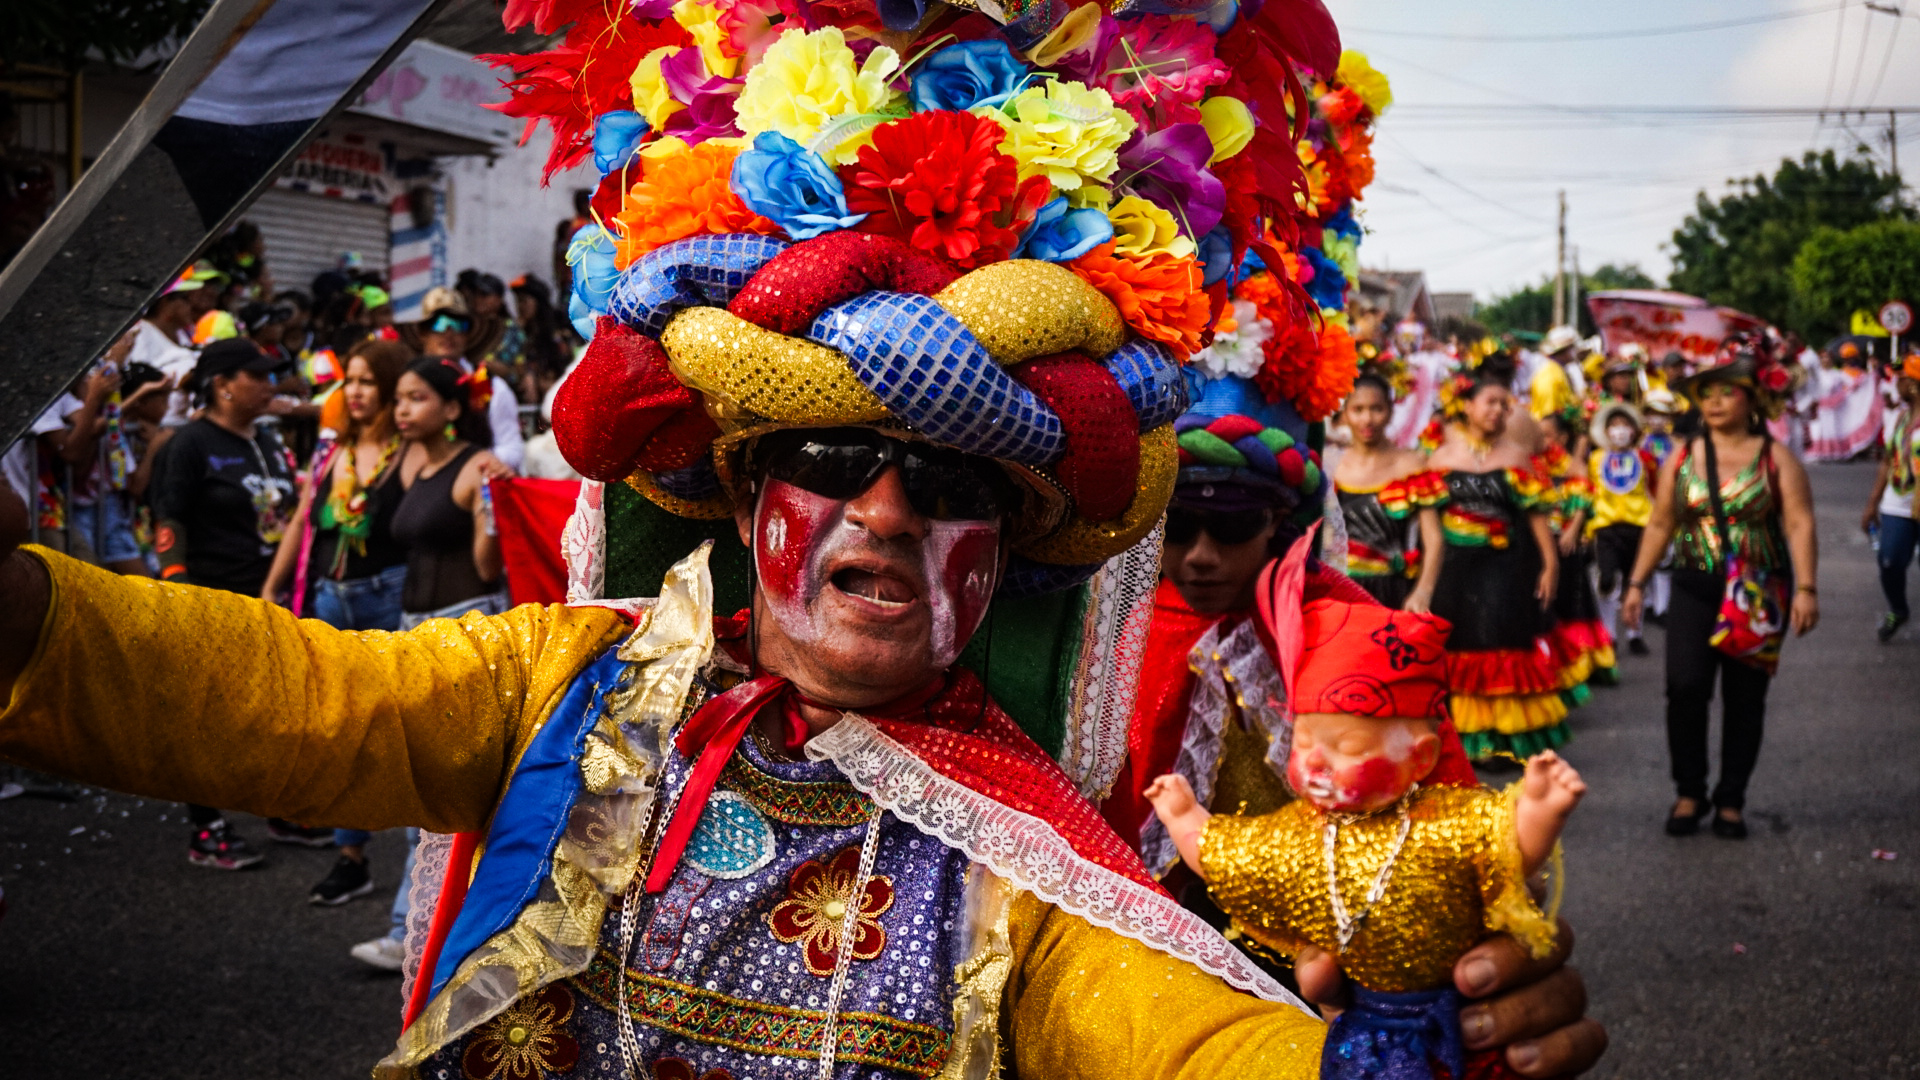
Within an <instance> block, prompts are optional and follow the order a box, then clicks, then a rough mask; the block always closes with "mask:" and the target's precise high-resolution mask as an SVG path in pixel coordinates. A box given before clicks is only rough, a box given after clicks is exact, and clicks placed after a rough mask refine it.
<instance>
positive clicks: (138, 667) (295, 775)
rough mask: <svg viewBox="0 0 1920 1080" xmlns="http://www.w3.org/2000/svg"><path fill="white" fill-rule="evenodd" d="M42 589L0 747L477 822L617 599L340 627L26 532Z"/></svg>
mask: <svg viewBox="0 0 1920 1080" xmlns="http://www.w3.org/2000/svg"><path fill="white" fill-rule="evenodd" d="M27 550H28V551H29V552H31V553H32V554H33V555H35V556H37V557H39V558H40V559H41V560H42V561H43V562H44V563H45V564H46V566H47V569H48V572H49V573H50V574H51V576H52V579H53V605H52V609H51V611H50V612H49V615H48V619H47V624H46V628H45V629H44V630H43V631H42V635H41V641H40V644H39V647H38V650H37V651H36V653H35V655H34V658H33V660H32V662H31V663H30V665H29V667H28V668H27V670H26V671H25V672H23V673H22V674H21V676H20V678H19V679H18V680H17V681H16V682H15V684H14V688H13V695H12V698H11V700H10V701H8V703H7V707H6V711H5V712H0V758H4V759H7V760H11V761H15V762H19V763H21V764H23V765H27V766H29V767H31V768H36V769H42V770H45V771H47V772H53V773H58V774H61V775H64V776H70V777H74V778H76V779H80V780H84V781H86V782H88V783H93V784H99V785H101V786H103V787H109V788H114V789H116V790H119V791H127V792H132V793H135V794H139V795H146V796H150V797H154V798H161V799H172V800H178V801H182V802H195V803H202V804H205V805H209V806H217V807H221V808H223V809H235V810H246V811H250V812H252V813H256V814H263V815H273V816H277V817H284V818H289V819H291V820H294V821H302V822H311V823H314V824H323V825H338V826H348V827H357V828H367V829H382V828H388V827H391V826H395V825H420V826H423V827H426V828H429V829H433V830H436V831H441V832H455V831H461V830H471V829H478V828H481V827H482V826H484V825H485V824H486V821H487V817H488V815H489V814H490V813H491V812H492V808H493V804H494V800H495V798H496V797H497V795H498V794H499V790H500V787H501V785H502V783H503V782H504V780H505V778H506V776H507V775H508V773H509V771H510V770H511V768H512V766H513V764H514V762H515V760H516V758H517V756H518V754H519V751H520V749H521V748H522V747H523V746H524V745H525V742H526V740H527V739H528V738H529V737H530V736H531V735H532V733H533V732H534V731H535V730H536V729H537V728H538V727H539V725H540V723H541V722H543V721H544V720H545V719H546V717H547V715H548V714H549V713H550V712H551V711H552V709H553V707H554V705H556V704H557V703H558V702H559V700H560V697H561V695H562V694H564V693H565V691H566V689H567V686H568V683H569V682H570V681H571V680H572V678H573V675H574V674H575V673H576V672H578V671H579V670H580V669H582V668H584V667H585V666H586V665H587V664H588V663H591V662H592V661H593V660H594V659H595V658H596V657H597V656H598V655H600V653H602V652H603V651H604V650H605V649H606V648H607V647H608V646H610V645H612V644H613V643H614V642H615V641H617V640H619V639H620V637H621V636H623V635H624V634H625V633H626V631H627V629H628V627H627V624H626V621H625V620H624V619H622V618H621V617H620V616H618V615H616V614H614V613H612V612H608V611H602V610H598V609H574V608H565V607H560V606H557V605H556V606H554V607H544V608H543V607H535V606H526V607H520V608H516V609H514V610H513V611H510V612H508V613H506V614H504V615H499V616H494V617H490V618H483V617H479V616H473V617H469V618H467V619H463V620H460V621H459V622H457V623H456V622H452V621H436V622H433V623H429V624H427V625H426V626H423V627H421V628H419V629H417V630H414V631H411V632H409V633H405V634H386V633H381V632H378V631H373V632H366V633H348V632H345V631H340V630H335V629H333V628H332V627H329V626H327V625H326V624H325V623H322V622H319V621H318V620H313V619H306V620H296V619H295V618H294V617H293V615H292V614H291V613H289V612H288V611H287V610H286V609H284V608H281V607H277V606H275V605H272V604H268V603H265V602H263V601H260V600H255V599H251V598H248V597H244V596H239V595H236V594H233V593H225V592H216V591H214V590H211V589H198V588H192V587H189V586H183V585H170V584H166V583H164V582H158V581H153V580H151V579H147V578H130V577H121V576H119V575H116V574H110V573H107V572H106V571H103V570H98V569H95V568H93V567H90V566H87V565H85V564H82V563H79V562H76V561H74V560H72V559H68V558H66V557H64V556H61V555H58V554H55V553H53V552H50V551H47V550H46V549H44V548H29V549H27Z"/></svg>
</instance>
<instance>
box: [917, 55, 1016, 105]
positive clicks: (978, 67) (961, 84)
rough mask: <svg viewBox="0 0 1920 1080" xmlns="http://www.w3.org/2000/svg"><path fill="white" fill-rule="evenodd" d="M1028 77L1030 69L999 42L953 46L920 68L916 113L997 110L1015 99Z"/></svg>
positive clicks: (928, 60) (934, 56) (930, 57)
mask: <svg viewBox="0 0 1920 1080" xmlns="http://www.w3.org/2000/svg"><path fill="white" fill-rule="evenodd" d="M1026 77H1027V65H1025V64H1023V63H1021V62H1020V61H1018V60H1016V59H1014V56H1013V51H1012V50H1010V49H1008V48H1007V43H1006V42H1005V41H1002V40H1000V39H999V38H987V39H983V40H980V41H963V42H961V43H960V44H958V45H949V46H947V47H946V48H944V49H941V50H940V51H939V52H937V53H934V54H933V55H932V56H929V57H927V61H926V63H924V64H922V65H920V70H919V71H917V72H915V73H914V76H913V108H914V111H915V112H931V111H934V110H936V109H950V110H953V111H955V112H965V111H966V110H968V109H972V108H976V107H978V106H982V105H986V106H997V105H1000V104H1001V103H1003V102H1005V101H1006V100H1007V99H1008V98H1010V97H1012V96H1013V95H1014V93H1015V92H1016V91H1018V90H1019V89H1020V84H1021V82H1022V81H1023V80H1025V79H1026Z"/></svg>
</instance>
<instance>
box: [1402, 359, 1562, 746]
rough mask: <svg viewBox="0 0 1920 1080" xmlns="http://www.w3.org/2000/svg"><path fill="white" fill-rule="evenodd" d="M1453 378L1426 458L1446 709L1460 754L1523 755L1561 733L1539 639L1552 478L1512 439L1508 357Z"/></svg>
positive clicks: (1548, 660)
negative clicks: (1444, 630)
mask: <svg viewBox="0 0 1920 1080" xmlns="http://www.w3.org/2000/svg"><path fill="white" fill-rule="evenodd" d="M1504 360H1505V358H1504V357H1502V356H1499V355H1497V354H1496V355H1495V356H1492V357H1488V358H1487V360H1486V361H1484V362H1483V363H1482V364H1481V366H1480V367H1479V368H1478V369H1475V370H1474V371H1473V372H1471V373H1468V374H1467V375H1465V376H1463V377H1460V385H1459V386H1458V387H1457V388H1456V390H1455V392H1454V393H1453V394H1452V395H1450V396H1451V398H1452V401H1451V403H1450V405H1449V406H1448V420H1449V423H1448V424H1447V434H1446V438H1445V439H1444V441H1443V442H1442V443H1441V445H1440V446H1439V448H1438V449H1436V450H1435V451H1434V454H1433V457H1432V458H1431V459H1430V463H1431V465H1432V466H1433V468H1434V469H1435V470H1436V471H1438V472H1440V473H1441V474H1442V475H1443V476H1445V477H1446V482H1447V491H1448V497H1449V502H1448V504H1447V506H1446V509H1445V510H1444V511H1443V512H1442V513H1441V516H1440V521H1441V528H1442V531H1443V533H1444V534H1445V546H1446V554H1445V558H1446V564H1445V565H1444V566H1443V567H1442V568H1441V572H1440V582H1439V586H1438V588H1437V589H1435V591H1434V597H1433V613H1434V614H1435V615H1438V616H1440V617H1442V618H1444V619H1446V620H1447V621H1448V622H1450V623H1452V624H1453V633H1452V635H1451V636H1450V637H1449V638H1448V642H1447V652H1448V654H1449V656H1450V657H1451V663H1452V674H1451V678H1452V682H1453V693H1452V696H1451V711H1452V715H1453V720H1454V724H1455V725H1456V726H1457V727H1458V728H1459V730H1460V739H1461V741H1462V742H1463V743H1464V744H1465V745H1466V748H1467V753H1468V755H1469V756H1471V757H1473V758H1475V759H1476V760H1488V759H1490V758H1493V757H1495V756H1505V757H1512V758H1518V759H1523V760H1524V759H1525V758H1528V757H1531V756H1533V755H1534V754H1536V753H1538V752H1540V751H1542V750H1551V749H1553V748H1554V747H1556V746H1559V745H1560V744H1562V743H1564V742H1566V739H1567V730H1566V725H1565V723H1564V720H1565V718H1566V715H1567V706H1566V703H1565V702H1564V701H1562V700H1561V698H1560V690H1561V686H1560V671H1559V669H1558V667H1557V666H1556V665H1555V664H1554V663H1553V661H1552V654H1551V648H1550V646H1549V643H1548V640H1547V634H1548V631H1550V630H1551V629H1552V626H1553V618H1552V613H1551V604H1552V602H1553V598H1554V596H1555V595H1556V593H1557V590H1558V587H1559V569H1560V566H1559V551H1558V548H1557V546H1556V544H1555V542H1554V537H1553V533H1552V531H1551V528H1550V527H1549V523H1548V512H1549V511H1550V510H1551V508H1552V503H1553V487H1552V485H1551V484H1550V483H1549V482H1548V481H1547V479H1546V477H1545V476H1543V475H1542V474H1541V473H1540V472H1539V471H1538V469H1537V468H1536V467H1535V465H1534V463H1533V460H1532V455H1531V453H1530V451H1529V448H1528V447H1527V446H1525V445H1523V444H1522V443H1520V442H1519V441H1518V440H1517V439H1515V438H1514V437H1512V433H1511V432H1510V431H1509V430H1508V427H1507V419H1508V417H1509V416H1510V415H1511V413H1512V411H1513V408H1514V405H1513V396H1512V394H1511V393H1510V392H1509V391H1508V389H1507V380H1508V379H1510V378H1511V370H1512V368H1511V362H1510V361H1505V362H1503V361H1504Z"/></svg>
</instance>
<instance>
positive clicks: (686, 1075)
mask: <svg viewBox="0 0 1920 1080" xmlns="http://www.w3.org/2000/svg"><path fill="white" fill-rule="evenodd" d="M698 1068H699V1066H697V1065H695V1064H694V1063H693V1062H691V1061H688V1060H686V1059H685V1058H675V1057H667V1058H661V1059H660V1060H659V1061H656V1062H654V1063H653V1080H733V1074H732V1073H730V1072H728V1071H727V1070H725V1069H708V1070H707V1071H706V1072H696V1071H695V1070H696V1069H698Z"/></svg>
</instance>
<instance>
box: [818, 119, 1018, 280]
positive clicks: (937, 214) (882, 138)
mask: <svg viewBox="0 0 1920 1080" xmlns="http://www.w3.org/2000/svg"><path fill="white" fill-rule="evenodd" d="M1005 137H1006V132H1005V130H1004V129H1002V128H1001V127H1000V125H999V124H997V123H994V122H993V121H992V120H989V119H987V118H985V117H981V116H975V115H973V114H972V113H965V112H950V111H944V110H941V111H932V112H923V113H915V114H914V115H912V116H909V117H906V118H904V119H901V120H894V121H891V122H889V123H885V124H881V125H880V126H879V127H877V128H875V129H874V130H873V143H872V145H870V146H864V147H861V148H860V160H859V162H858V163H857V164H854V165H849V166H846V167H844V168H842V169H841V170H840V178H841V182H842V183H843V184H844V185H845V186H846V190H847V211H848V213H850V214H866V215H867V219H866V220H865V221H863V222H861V223H860V225H859V226H858V228H859V229H860V231H861V232H868V233H878V234H880V235H882V236H898V237H900V238H902V239H904V240H906V241H907V242H908V243H910V244H912V245H913V246H914V247H916V248H919V249H921V250H922V251H931V252H933V253H935V254H937V255H941V256H943V257H945V258H947V259H949V260H951V261H952V262H953V264H954V265H956V266H958V267H960V268H962V269H971V268H973V267H976V266H980V265H983V264H985V263H990V262H998V261H1000V260H1002V259H1005V258H1006V257H1007V256H1009V255H1011V254H1013V249H1014V247H1015V246H1016V245H1017V244H1018V243H1019V242H1020V233H1021V231H1022V230H1023V229H1024V228H1025V227H1026V225H1027V224H1028V223H1029V222H1031V221H1032V220H1033V217H1034V215H1035V214H1036V213H1038V212H1039V210H1040V207H1041V205H1042V204H1044V203H1045V202H1046V201H1047V196H1048V194H1049V193H1050V189H1049V187H1048V186H1047V182H1046V180H1045V178H1043V177H1039V176H1033V177H1028V178H1027V180H1026V182H1025V183H1022V182H1021V180H1020V176H1019V166H1018V164H1017V163H1016V162H1015V161H1014V159H1013V158H1012V157H1011V156H1009V155H1007V154H1003V153H1001V152H1000V142H1001V140H1002V139H1004V138H1005Z"/></svg>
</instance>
